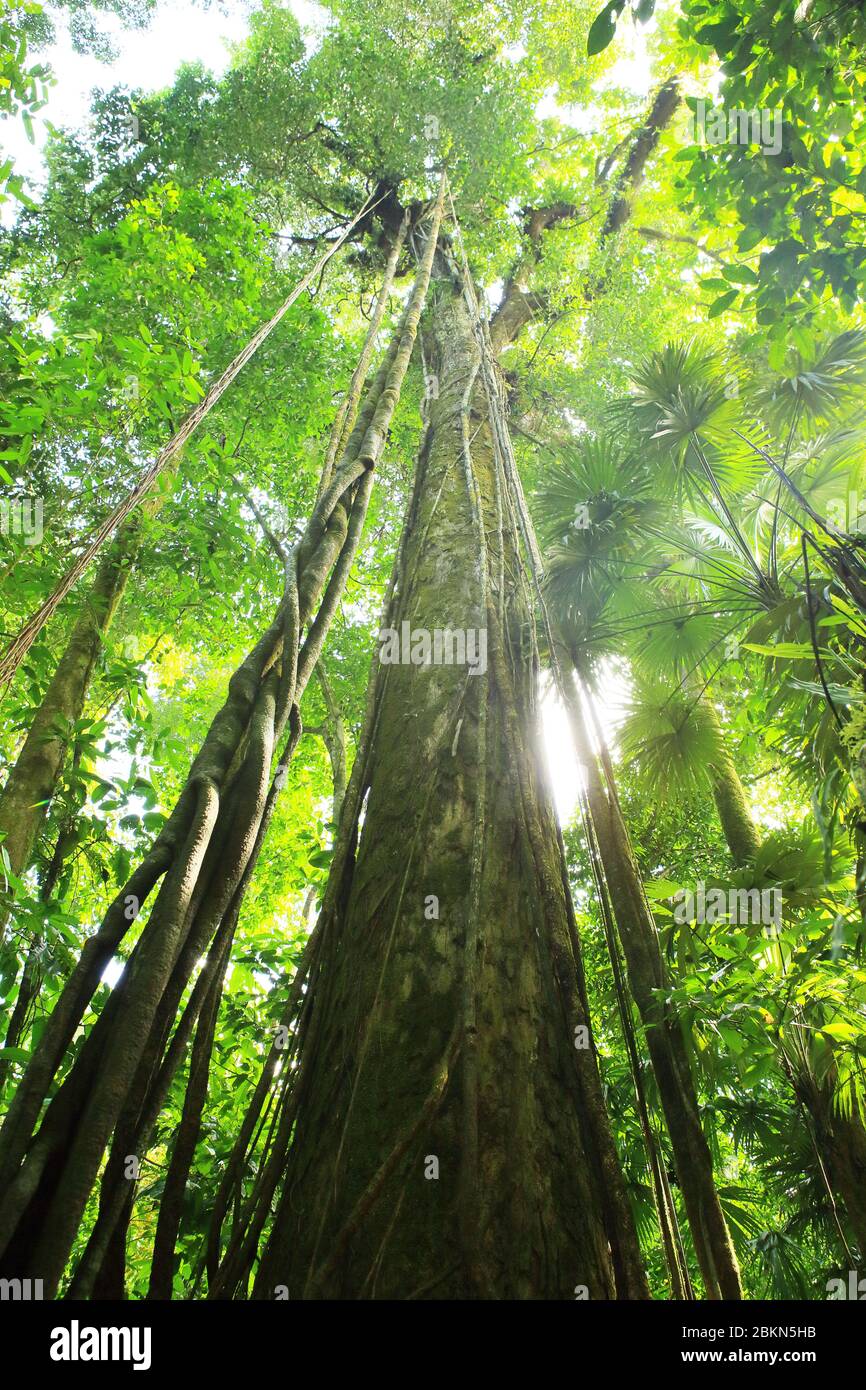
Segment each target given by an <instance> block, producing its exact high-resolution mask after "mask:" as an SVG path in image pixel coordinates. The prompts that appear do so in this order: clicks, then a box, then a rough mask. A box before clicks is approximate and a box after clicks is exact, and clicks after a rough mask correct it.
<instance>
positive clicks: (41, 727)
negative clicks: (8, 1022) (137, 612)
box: [0, 517, 141, 933]
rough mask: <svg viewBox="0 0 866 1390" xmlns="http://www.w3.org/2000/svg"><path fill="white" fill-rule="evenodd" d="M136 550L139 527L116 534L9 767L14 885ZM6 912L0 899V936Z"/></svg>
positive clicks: (1, 799)
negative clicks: (15, 756)
mask: <svg viewBox="0 0 866 1390" xmlns="http://www.w3.org/2000/svg"><path fill="white" fill-rule="evenodd" d="M140 543H141V519H140V517H133V518H131V519H130V520H129V521H127V522H125V523H124V525H123V526H122V527H121V528H120V530H119V531H118V533H117V535H116V537H115V538H114V540H113V542H112V543H111V545H110V546H109V548H108V550H107V551H106V554H105V556H104V558H103V560H102V562H101V564H100V565H99V568H98V570H97V573H96V578H95V579H94V582H93V586H92V588H91V590H90V593H89V594H88V596H87V598H86V600H85V603H84V607H83V609H82V611H81V613H80V614H79V617H78V620H77V622H76V624H75V626H74V628H73V629H72V635H71V637H70V638H69V641H68V643H67V645H66V649H65V651H64V653H63V655H62V656H61V658H60V661H59V662H58V664H57V669H56V671H55V672H54V676H53V677H52V680H51V683H50V685H49V686H48V689H47V690H46V692H45V696H44V698H43V700H42V703H41V705H40V706H39V708H38V710H37V711H36V714H35V715H34V717H33V722H32V723H31V725H30V729H29V731H28V734H27V737H26V739H25V740H24V745H23V747H22V749H21V752H20V753H19V755H18V759H17V761H16V763H15V766H14V767H13V768H12V770H11V772H10V773H9V776H8V778H7V780H6V785H5V786H4V788H3V791H2V793H0V837H2V844H3V847H4V849H5V850H6V852H7V853H8V855H9V861H10V867H11V870H12V873H13V874H15V876H16V877H18V878H20V877H21V876H22V875H23V874H25V873H26V871H27V869H28V867H29V866H30V863H31V861H32V858H33V850H34V847H35V845H36V839H37V836H38V835H39V832H40V830H41V829H42V825H43V823H44V821H45V817H46V814H47V812H48V803H49V802H50V800H51V798H52V796H53V795H54V792H55V789H56V787H57V782H58V779H59V777H60V774H61V772H62V770H63V764H64V762H65V760H66V753H67V750H68V747H69V738H70V732H71V730H72V727H73V725H74V723H75V721H76V720H77V719H80V718H81V715H82V713H83V710H84V702H85V700H86V698H87V690H88V687H89V685H90V677H91V675H92V673H93V668H94V665H95V664H96V659H97V657H98V655H99V651H100V647H101V645H102V641H103V638H104V637H105V634H106V633H107V631H108V629H109V627H110V626H111V622H112V619H113V618H114V615H115V613H116V611H117V607H118V604H119V603H120V600H121V598H122V597H123V592H124V589H125V588H126V585H127V581H128V579H129V575H130V572H131V569H132V567H133V565H134V564H135V561H136V557H137V554H138V550H139V547H140ZM10 910H11V902H10V900H9V897H8V896H5V901H4V895H0V933H2V931H3V929H4V927H5V925H6V922H7V920H8V917H9V912H10Z"/></svg>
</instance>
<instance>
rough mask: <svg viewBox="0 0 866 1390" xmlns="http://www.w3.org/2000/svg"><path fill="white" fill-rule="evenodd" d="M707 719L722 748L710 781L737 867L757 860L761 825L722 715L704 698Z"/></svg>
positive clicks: (724, 832) (712, 768)
mask: <svg viewBox="0 0 866 1390" xmlns="http://www.w3.org/2000/svg"><path fill="white" fill-rule="evenodd" d="M703 705H704V709H705V710H706V713H707V719H708V720H709V722H710V723H711V724H712V725H713V726H714V727H715V728H716V729H717V730H718V733H719V743H720V746H721V749H722V752H721V754H720V756H719V757H718V759H717V760H716V762H715V763H714V764H713V765H712V767H711V768H710V770H709V771H710V785H711V786H712V789H713V800H714V801H715V803H716V811H717V812H718V817H719V823H720V825H721V827H722V834H723V835H724V837H725V840H726V841H727V845H728V849H729V850H730V851H731V858H732V860H733V861H734V864H735V865H736V866H737V868H741V867H742V866H743V865H744V864H748V863H750V862H751V861H752V860H754V858H755V855H756V854H757V853H758V850H759V849H760V847H761V837H760V835H759V833H758V827H757V826H756V825H755V822H754V821H753V820H752V813H751V811H750V810H749V803H748V802H747V800H746V793H745V790H744V788H743V784H742V782H741V781H740V776H739V773H738V772H737V769H736V767H735V766H734V760H733V758H732V757H731V755H730V753H729V752H728V750H727V747H726V746H725V735H724V733H723V731H722V728H721V726H720V724H719V716H718V715H717V714H716V711H715V707H714V706H713V704H712V702H711V701H710V700H704V701H703Z"/></svg>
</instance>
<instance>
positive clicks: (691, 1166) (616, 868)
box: [568, 687, 742, 1299]
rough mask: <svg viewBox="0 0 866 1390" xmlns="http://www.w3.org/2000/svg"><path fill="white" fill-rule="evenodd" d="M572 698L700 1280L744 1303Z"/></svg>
mask: <svg viewBox="0 0 866 1390" xmlns="http://www.w3.org/2000/svg"><path fill="white" fill-rule="evenodd" d="M568 693H569V700H568V707H569V716H570V721H571V727H572V731H573V734H574V739H575V744H576V746H577V748H578V752H579V756H580V761H581V763H582V765H583V768H584V775H585V777H586V793H587V800H588V803H589V809H590V813H591V817H592V825H593V829H594V831H595V835H596V838H597V842H598V848H599V853H600V856H601V860H602V864H603V866H604V875H605V879H606V882H607V886H608V891H609V893H610V900H611V904H612V906H613V912H614V916H615V918H616V924H617V929H618V931H619V937H620V941H621V943H622V948H623V955H624V956H625V962H626V969H627V972H628V980H629V985H630V987H631V992H632V996H633V998H634V1001H635V1003H636V1005H637V1008H638V1012H639V1013H640V1016H641V1021H642V1022H643V1026H644V1032H645V1036H646V1042H647V1048H648V1050H649V1054H650V1060H651V1062H652V1067H653V1073H654V1075H655V1078H656V1083H657V1085H658V1088H659V1094H660V1097H661V1102H662V1107H663V1109H664V1114H665V1121H666V1123H667V1129H668V1134H669V1135H670V1140H671V1146H672V1148H673V1152H674V1162H675V1164H676V1170H677V1178H678V1181H679V1185H680V1191H681V1192H682V1195H683V1201H684V1202H685V1207H686V1214H687V1216H688V1221H689V1228H690V1230H691V1233H692V1241H693V1243H694V1247H695V1254H696V1256H697V1260H698V1265H699V1268H700V1271H701V1277H702V1278H703V1281H704V1287H705V1289H706V1294H707V1297H708V1298H710V1299H720V1298H721V1299H738V1298H741V1297H742V1286H741V1283H740V1272H739V1267H738V1264H737V1257H736V1254H735V1253H734V1247H733V1244H732V1241H731V1237H730V1233H729V1231H728V1228H727V1224H726V1222H725V1218H724V1214H723V1212H722V1208H721V1205H720V1203H719V1196H718V1192H717V1191H716V1185H715V1179H714V1176H713V1163H712V1157H711V1154H710V1149H709V1145H708V1143H707V1140H706V1138H705V1136H704V1132H703V1129H702V1127H701V1120H700V1112H699V1109H698V1097H697V1092H696V1090H695V1086H694V1081H693V1079H692V1074H691V1069H690V1066H689V1059H688V1053H687V1050H686V1045H685V1039H684V1037H683V1033H682V1026H681V1024H680V1022H679V1020H678V1019H677V1018H676V1017H675V1016H674V1015H672V1013H671V1012H670V1010H669V1009H668V1007H667V1006H666V1005H665V1002H664V998H665V994H666V993H667V991H668V989H669V988H670V979H669V976H668V973H667V967H666V964H665V961H664V957H663V956H662V952H661V947H660V944H659V940H658V934H657V932H656V928H655V923H654V922H653V919H652V915H651V913H650V910H649V907H648V906H647V902H646V898H645V896H644V892H643V887H642V883H641V878H640V872H639V870H638V866H637V864H636V862H635V859H634V855H633V853H632V850H631V845H630V843H629V839H628V832H627V830H626V827H625V823H624V821H623V818H622V814H621V812H620V809H619V803H618V801H617V799H616V797H615V794H614V791H613V785H612V773H611V781H610V782H609V784H608V786H606V785H605V781H604V779H603V778H602V774H601V770H600V768H599V762H598V758H597V757H596V754H595V751H594V750H593V747H592V743H591V741H590V737H589V733H588V729H587V725H586V720H585V716H584V712H583V708H582V705H581V701H580V697H579V694H578V690H577V688H575V687H572V688H571V690H570V691H569V692H568ZM602 756H603V757H604V756H605V750H602Z"/></svg>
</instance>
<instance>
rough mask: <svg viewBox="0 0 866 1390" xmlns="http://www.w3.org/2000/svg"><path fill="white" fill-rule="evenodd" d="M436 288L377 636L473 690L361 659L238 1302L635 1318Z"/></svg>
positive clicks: (626, 1224) (415, 669) (638, 1289)
mask: <svg viewBox="0 0 866 1390" xmlns="http://www.w3.org/2000/svg"><path fill="white" fill-rule="evenodd" d="M440 277H441V278H440V280H439V281H438V282H437V285H436V295H435V302H434V304H433V305H432V307H431V310H430V324H429V326H428V329H427V330H426V331H425V347H427V349H428V356H429V360H430V363H431V366H432V368H433V370H434V371H435V373H436V376H437V379H438V388H439V389H438V397H437V399H436V400H434V401H433V402H432V404H431V409H430V418H429V427H428V430H427V433H426V437H425V439H424V442H423V445H422V448H421V451H420V456H419V459H418V465H417V470H416V477H415V488H414V495H413V499H412V502H411V506H410V511H409V515H408V518H407V523H406V528H405V532H404V537H403V543H402V550H401V556H400V559H399V562H398V569H397V572H396V578H395V583H394V586H393V592H392V599H391V605H390V614H389V625H390V626H392V627H394V628H395V629H398V630H399V629H400V626H401V624H402V623H403V622H404V621H406V622H409V623H410V624H411V628H412V630H413V631H414V630H416V629H426V630H427V631H428V632H431V633H432V632H433V631H434V630H435V629H440V630H442V629H452V630H460V631H467V630H469V629H474V630H476V631H477V630H478V629H485V630H486V633H487V639H488V662H489V665H488V669H487V672H486V674H476V675H471V674H469V672H468V669H467V666H466V665H465V664H464V665H457V664H454V665H445V664H442V665H436V664H430V665H404V664H400V665H379V666H378V667H376V666H375V657H374V675H373V677H372V699H371V704H370V707H369V710H368V721H367V737H366V739H365V741H364V743H363V746H362V750H361V752H359V755H358V758H357V760H356V764H355V769H354V770H353V775H352V780H351V782H350V789H349V793H348V795H347V800H346V804H345V808H344V825H343V830H344V833H346V834H347V835H348V847H347V849H346V852H345V854H344V856H343V857H342V859H340V857H339V856H337V857H335V868H334V872H333V873H332V879H331V884H330V885H329V891H328V894H327V895H326V901H325V905H324V907H323V914H322V917H320V920H319V925H318V928H317V930H318V931H320V932H321V933H322V940H321V947H320V955H319V967H318V972H317V975H316V978H315V980H314V987H311V988H310V990H309V991H308V998H312V999H314V1000H315V1002H314V1004H313V1006H312V1009H311V1010H308V1011H307V1015H306V1018H305V1019H304V1020H303V1022H304V1031H303V1044H302V1047H301V1054H300V1055H301V1061H300V1067H299V1079H298V1082H297V1085H296V1093H295V1097H294V1103H293V1114H294V1121H295V1130H294V1138H293V1142H292V1144H291V1148H290V1149H289V1152H288V1159H287V1163H286V1166H285V1175H284V1183H283V1189H282V1194H281V1198H280V1201H279V1206H278V1212H277V1216H276V1218H275V1222H274V1226H273V1230H272V1233H271V1236H270V1239H269V1241H268V1243H267V1246H266V1248H265V1250H264V1254H263V1258H262V1262H261V1266H260V1270H259V1274H258V1277H257V1280H256V1285H255V1294H256V1296H257V1297H260V1298H269V1297H274V1296H275V1293H276V1291H277V1289H278V1288H279V1287H280V1286H284V1287H285V1288H287V1289H288V1294H289V1297H291V1298H304V1297H306V1298H321V1297H338V1298H339V1297H342V1298H354V1299H357V1298H406V1297H419V1298H420V1297H425V1298H426V1297H429V1298H445V1299H448V1298H464V1297H480V1298H521V1299H525V1298H574V1297H575V1291H576V1290H583V1291H585V1294H586V1295H587V1296H589V1297H591V1298H603V1299H606V1298H612V1297H614V1296H617V1295H619V1296H621V1297H629V1296H632V1297H644V1296H646V1292H647V1290H646V1283H645V1279H644V1276H643V1272H642V1270H641V1267H640V1258H639V1254H638V1250H637V1241H636V1237H635V1234H634V1228H633V1226H632V1225H631V1218H630V1213H629V1212H628V1210H627V1204H626V1202H625V1199H624V1190H623V1184H622V1178H621V1175H620V1173H619V1169H618V1164H617V1159H616V1155H615V1151H614V1148H613V1143H612V1139H611V1136H610V1131H609V1128H608V1123H607V1117H606V1115H605V1111H604V1105H603V1100H602V1093H601V1086H600V1081H599V1075H598V1070H597V1063H596V1057H595V1054H594V1051H593V1048H592V1046H591V1043H590V1037H589V1029H588V1023H589V1019H588V1014H587V1009H586V998H585V991H584V987H583V976H582V968H581V962H580V957H579V950H578V945H577V938H576V933H575V931H574V923H573V918H572V915H571V903H570V897H569V893H568V885H567V880H566V877H565V873H564V863H563V858H562V852H561V845H560V842H559V839H558V834H557V828H556V823H555V819H554V815H553V811H552V807H551V802H550V796H549V791H548V788H547V786H546V785H545V780H544V777H543V775H542V772H541V764H540V759H539V756H538V748H537V745H536V741H535V732H536V724H537V708H536V681H537V674H538V672H537V666H536V662H535V659H534V655H533V651H534V641H533V631H532V621H533V620H532V602H531V598H530V594H529V592H528V589H527V586H526V584H525V582H524V581H523V575H522V563H521V557H520V544H519V540H518V533H517V527H516V525H515V519H514V516H513V514H512V510H511V499H510V497H509V495H508V493H507V490H506V488H505V485H504V479H503V476H502V473H501V469H500V468H499V467H498V464H497V460H496V456H495V452H494V448H493V442H492V438H491V433H490V429H489V423H488V420H487V405H486V401H485V397H484V392H483V389H482V387H481V385H480V381H479V349H478V344H477V342H476V339H475V338H474V336H473V331H472V323H471V319H470V316H469V313H468V311H467V306H466V304H465V302H464V299H463V297H462V295H461V293H460V292H459V290H458V289H457V288H456V287H455V285H454V284H453V283H452V281H451V280H450V278H449V277H448V275H447V273H446V271H445V269H444V263H443V265H441V266H440ZM362 804H363V807H364V815H363V826H362V828H361V829H360V831H359V829H358V822H359V816H358V815H357V812H358V811H360V809H361V806H362ZM353 805H354V807H355V811H356V814H355V815H354V818H352V824H351V826H349V827H347V825H346V821H347V819H350V817H349V812H351V811H352V808H353ZM580 1029H584V1030H585V1032H584V1033H583V1034H581V1033H580V1031H579V1030H580ZM576 1043H577V1044H578V1045H577V1046H576ZM584 1044H589V1045H584Z"/></svg>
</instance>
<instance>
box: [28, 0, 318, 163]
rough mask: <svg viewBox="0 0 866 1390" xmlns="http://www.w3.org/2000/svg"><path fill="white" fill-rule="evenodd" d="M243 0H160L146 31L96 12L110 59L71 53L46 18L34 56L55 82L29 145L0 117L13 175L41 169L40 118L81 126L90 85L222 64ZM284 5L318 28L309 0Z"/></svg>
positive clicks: (161, 80) (241, 25)
mask: <svg viewBox="0 0 866 1390" xmlns="http://www.w3.org/2000/svg"><path fill="white" fill-rule="evenodd" d="M250 8H251V7H250V5H245V4H243V3H237V0H221V4H220V8H219V9H218V8H216V7H213V8H209V9H204V8H202V6H201V5H194V4H192V3H191V0H163V3H161V4H160V5H159V8H158V9H157V10H156V12H155V14H154V17H153V19H152V21H151V23H150V26H149V27H148V28H147V29H136V30H124V29H123V27H122V26H121V24H120V21H119V19H118V18H117V16H116V15H111V14H107V15H103V16H102V17H101V20H100V24H101V27H102V28H103V30H104V31H105V32H106V33H108V34H109V35H110V36H111V38H112V41H113V43H114V45H115V48H116V49H117V50H118V56H117V58H116V59H115V60H114V61H113V62H111V63H101V62H99V61H98V59H96V58H90V57H83V56H82V55H81V54H79V53H76V52H75V51H74V50H73V48H72V44H71V43H70V41H69V35H68V32H67V31H66V28H65V23H64V21H63V19H62V18H58V16H57V13H56V12H55V15H54V18H55V23H56V27H57V33H58V42H57V43H56V44H54V45H52V47H50V48H48V49H45V50H42V51H40V52H39V54H38V59H39V61H40V62H47V63H48V64H50V66H51V69H52V71H53V73H54V76H55V78H56V79H57V80H56V82H55V84H54V86H53V87H52V88H51V90H50V93H49V97H48V105H47V106H45V107H43V109H42V111H41V112H39V113H38V116H37V118H36V119H35V120H34V126H35V127H36V130H35V135H36V143H35V145H31V144H29V142H28V140H27V137H26V135H25V133H24V130H23V127H22V125H21V122H20V121H18V120H15V119H14V118H13V119H10V120H5V121H2V122H0V147H2V148H3V149H4V151H5V152H6V153H7V154H9V155H12V156H13V157H14V159H15V168H16V172H18V173H21V174H25V175H27V176H28V177H29V178H33V179H38V178H39V177H40V174H41V172H42V155H41V150H42V146H43V144H44V140H45V127H44V124H43V121H44V119H46V118H47V119H48V120H49V121H50V122H51V123H52V124H53V125H55V126H79V125H82V124H83V123H84V122H85V121H86V119H87V115H88V111H89V106H90V96H91V92H92V90H93V89H94V88H95V87H101V88H103V89H107V88H109V87H114V86H125V87H129V88H136V87H138V88H141V89H142V90H144V91H158V90H159V89H160V88H162V87H167V86H169V85H170V83H171V81H172V79H173V77H174V74H175V72H176V71H177V69H178V68H179V67H180V65H181V63H189V62H196V61H200V62H202V63H204V64H205V66H206V67H208V68H210V69H211V71H212V72H215V73H217V74H219V73H221V72H223V71H224V70H225V68H226V66H227V64H228V61H229V48H230V45H231V44H233V43H238V42H239V41H240V40H241V39H243V38H244V36H245V34H246V32H247V17H248V15H249V11H250ZM289 8H290V9H291V10H292V11H293V12H294V14H296V15H297V17H298V19H299V21H300V22H301V24H303V25H304V26H306V27H309V28H310V29H311V30H312V31H313V32H315V31H316V30H319V29H321V27H322V25H323V23H324V22H325V21H326V18H327V16H326V14H325V12H324V11H323V10H322V9H321V7H320V6H319V5H317V4H315V3H314V0H291V3H290V5H289Z"/></svg>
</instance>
